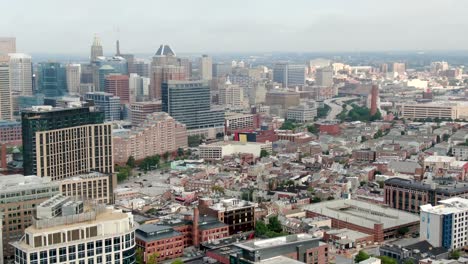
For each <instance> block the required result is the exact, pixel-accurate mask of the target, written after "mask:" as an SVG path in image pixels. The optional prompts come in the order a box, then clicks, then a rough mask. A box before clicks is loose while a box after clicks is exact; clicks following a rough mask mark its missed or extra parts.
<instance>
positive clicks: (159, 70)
mask: <svg viewBox="0 0 468 264" xmlns="http://www.w3.org/2000/svg"><path fill="white" fill-rule="evenodd" d="M188 68H189V66H188V63H187V62H185V61H184V60H183V59H181V58H177V57H176V53H175V52H174V51H173V50H172V48H171V47H170V46H169V45H161V46H160V47H159V49H158V51H156V54H155V55H154V56H153V61H152V62H151V73H150V76H151V82H150V85H151V87H150V90H149V98H150V99H161V86H162V84H163V83H164V82H167V81H170V80H180V81H181V80H187V79H188V76H189V72H188V70H189V69H188Z"/></svg>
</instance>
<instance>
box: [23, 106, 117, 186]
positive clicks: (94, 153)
mask: <svg viewBox="0 0 468 264" xmlns="http://www.w3.org/2000/svg"><path fill="white" fill-rule="evenodd" d="M21 122H22V133H23V162H24V163H23V167H24V174H25V175H37V176H39V177H51V178H52V180H60V179H64V178H67V177H71V176H74V175H78V174H82V173H87V172H90V171H92V170H96V171H99V172H102V173H112V172H113V167H114V166H113V165H114V164H113V156H112V127H111V125H110V124H108V123H106V124H104V113H103V112H98V111H96V110H95V109H94V107H91V106H90V107H86V106H82V107H78V106H77V107H69V108H53V107H50V106H36V107H33V108H31V109H28V110H24V111H22V113H21Z"/></svg>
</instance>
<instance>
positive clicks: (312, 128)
mask: <svg viewBox="0 0 468 264" xmlns="http://www.w3.org/2000/svg"><path fill="white" fill-rule="evenodd" d="M307 131H309V133H312V134H318V128H317V126H315V125H310V126H307Z"/></svg>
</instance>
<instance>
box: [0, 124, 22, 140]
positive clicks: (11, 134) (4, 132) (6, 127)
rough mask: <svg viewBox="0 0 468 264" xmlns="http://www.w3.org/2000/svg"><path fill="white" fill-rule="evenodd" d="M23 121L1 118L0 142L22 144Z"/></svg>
mask: <svg viewBox="0 0 468 264" xmlns="http://www.w3.org/2000/svg"><path fill="white" fill-rule="evenodd" d="M21 136H22V135H21V122H16V121H7V120H0V142H8V143H12V144H17V145H20V144H21V140H22V138H21Z"/></svg>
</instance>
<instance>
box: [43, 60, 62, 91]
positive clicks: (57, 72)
mask: <svg viewBox="0 0 468 264" xmlns="http://www.w3.org/2000/svg"><path fill="white" fill-rule="evenodd" d="M38 74H39V79H38V84H39V93H41V94H43V95H44V96H45V97H58V96H64V95H66V94H67V93H68V89H67V78H66V69H65V67H64V66H63V65H62V64H60V63H56V62H45V63H41V64H39V68H38Z"/></svg>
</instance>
